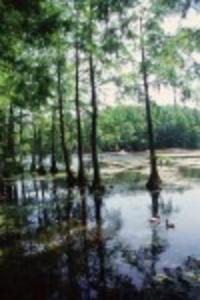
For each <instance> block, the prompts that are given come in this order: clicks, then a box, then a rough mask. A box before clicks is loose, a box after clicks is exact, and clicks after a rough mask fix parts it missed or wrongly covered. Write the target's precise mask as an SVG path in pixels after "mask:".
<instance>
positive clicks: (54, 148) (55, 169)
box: [50, 108, 58, 174]
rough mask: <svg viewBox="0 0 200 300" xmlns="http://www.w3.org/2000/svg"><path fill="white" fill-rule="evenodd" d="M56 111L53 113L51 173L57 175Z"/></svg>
mask: <svg viewBox="0 0 200 300" xmlns="http://www.w3.org/2000/svg"><path fill="white" fill-rule="evenodd" d="M55 138H56V110H55V108H53V111H52V122H51V169H50V171H51V173H52V174H56V173H57V172H58V169H57V165H56V145H55Z"/></svg>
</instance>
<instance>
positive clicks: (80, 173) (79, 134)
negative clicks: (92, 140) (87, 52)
mask: <svg viewBox="0 0 200 300" xmlns="http://www.w3.org/2000/svg"><path fill="white" fill-rule="evenodd" d="M75 51H76V62H75V63H76V74H75V83H76V91H75V104H76V124H77V142H78V162H79V170H78V180H79V184H80V185H84V184H85V170H84V163H83V141H82V128H81V113H80V100H79V65H80V59H79V43H78V41H77V37H76V43H75Z"/></svg>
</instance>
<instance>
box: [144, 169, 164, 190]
mask: <svg viewBox="0 0 200 300" xmlns="http://www.w3.org/2000/svg"><path fill="white" fill-rule="evenodd" d="M146 188H147V189H148V190H149V191H155V190H161V188H162V181H161V179H160V176H159V174H158V171H155V172H151V174H150V176H149V179H148V181H147V184H146Z"/></svg>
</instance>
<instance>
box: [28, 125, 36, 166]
mask: <svg viewBox="0 0 200 300" xmlns="http://www.w3.org/2000/svg"><path fill="white" fill-rule="evenodd" d="M36 145H37V130H36V126H35V124H34V123H33V139H32V153H31V167H30V171H31V172H35V171H36Z"/></svg>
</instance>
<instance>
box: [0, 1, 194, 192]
mask: <svg viewBox="0 0 200 300" xmlns="http://www.w3.org/2000/svg"><path fill="white" fill-rule="evenodd" d="M197 4H198V3H196V2H194V3H193V2H192V1H162V0H155V1H127V0H123V1H107V0H99V1H97V0H96V1H95V0H94V1H92V0H84V1H83V0H81V1H80V0H77V1H68V2H67V3H66V2H65V1H48V0H45V1H37V2H32V1H23V0H21V1H14V0H9V1H1V12H0V14H1V28H2V30H1V37H0V43H1V46H0V53H1V59H0V90H1V95H0V120H1V136H0V153H1V165H0V173H1V178H3V177H8V176H11V175H13V174H15V173H19V172H22V171H23V169H24V162H25V161H27V159H29V161H30V159H31V163H30V168H29V169H30V171H31V172H35V171H38V172H39V173H40V174H45V173H46V171H49V170H46V169H45V168H44V164H43V160H44V159H45V158H46V157H51V165H50V167H49V169H50V171H51V172H52V173H56V172H57V171H58V168H57V160H58V161H63V163H64V165H65V170H66V174H67V181H68V184H70V185H71V184H72V185H74V183H75V182H76V183H80V184H81V185H82V184H85V182H86V181H87V179H86V175H85V167H84V159H83V155H84V153H91V157H92V165H93V171H94V172H93V179H92V182H93V185H94V187H95V186H96V187H98V186H101V176H100V170H99V160H98V152H99V151H117V150H122V149H123V150H127V151H131V150H144V149H147V148H148V149H149V150H150V166H151V172H150V173H151V174H150V183H151V179H153V178H154V179H155V180H153V181H158V177H159V176H158V174H157V167H156V153H155V149H156V148H167V147H183V148H194V149H196V148H198V147H199V122H200V121H199V120H200V117H199V112H198V109H195V108H194V109H189V108H188V109H187V108H186V107H185V108H180V107H179V105H178V104H177V95H179V100H180V101H182V102H184V103H186V104H185V105H187V103H188V102H193V103H194V102H195V103H197V101H198V93H197V88H195V85H194V84H192V83H194V82H196V80H197V78H198V76H199V65H198V62H197V61H195V59H194V58H193V54H195V53H196V52H198V50H199V45H200V43H199V37H200V36H199V30H198V29H197V28H187V27H184V26H180V27H179V28H178V30H176V32H175V33H173V34H169V33H166V30H165V28H164V27H163V23H164V21H165V20H167V18H169V17H170V16H172V15H173V14H175V13H176V14H177V15H179V16H180V18H182V19H184V18H186V17H187V11H188V9H189V8H190V7H191V6H194V7H195V5H197ZM8 11H9V14H8ZM109 82H112V83H114V85H115V87H116V88H117V89H118V90H117V94H118V96H117V98H119V99H120V103H122V102H123V101H125V99H126V98H127V97H128V99H129V100H130V99H131V100H132V105H130V104H129V105H128V106H123V104H117V103H116V105H115V106H112V105H111V107H110V105H109V103H110V101H112V100H113V99H110V98H112V97H113V96H112V91H110V97H109V95H108V96H107V98H106V101H107V105H106V107H107V108H105V107H103V105H102V104H101V103H102V101H101V100H102V97H103V89H104V87H105V85H106V84H109ZM163 86H168V87H170V88H171V89H172V90H173V91H174V106H173V107H170V106H169V107H163V106H162V105H161V106H158V105H156V104H152V103H153V102H152V100H153V99H152V96H151V90H152V88H153V89H158V90H159V89H160V88H161V87H163ZM116 101H118V100H116ZM75 153H77V155H78V161H79V164H78V171H77V174H73V172H72V169H71V155H72V154H75ZM75 177H76V178H75ZM151 177H152V178H151ZM156 178H157V179H156ZM1 181H2V180H1Z"/></svg>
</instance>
